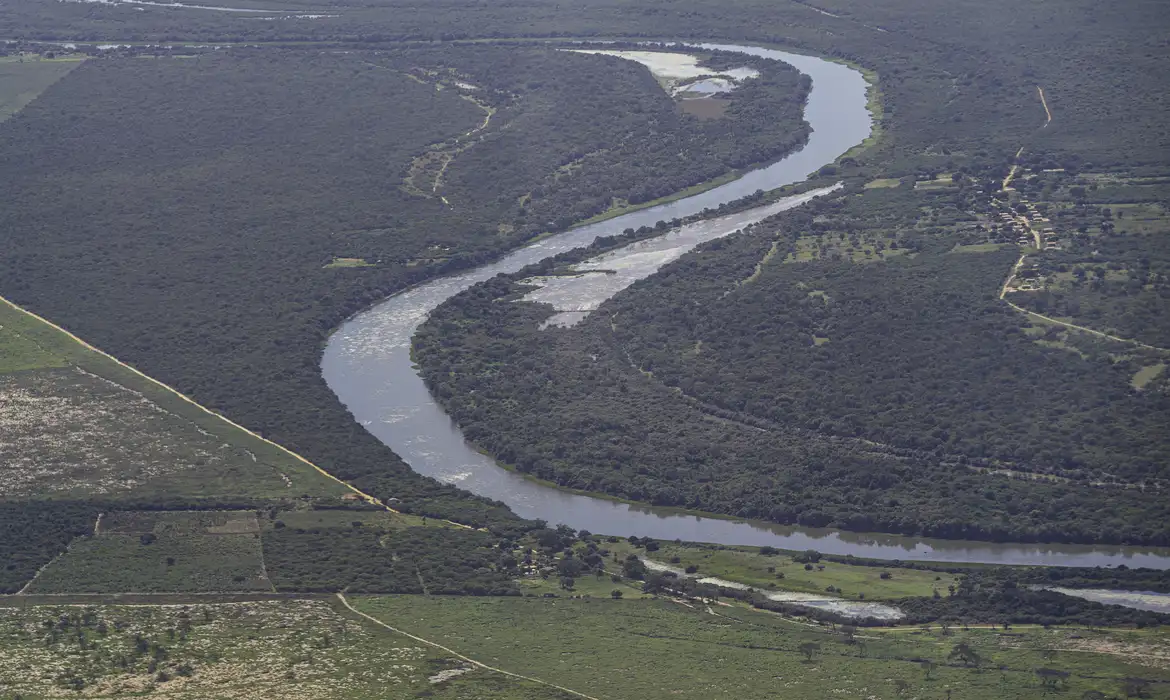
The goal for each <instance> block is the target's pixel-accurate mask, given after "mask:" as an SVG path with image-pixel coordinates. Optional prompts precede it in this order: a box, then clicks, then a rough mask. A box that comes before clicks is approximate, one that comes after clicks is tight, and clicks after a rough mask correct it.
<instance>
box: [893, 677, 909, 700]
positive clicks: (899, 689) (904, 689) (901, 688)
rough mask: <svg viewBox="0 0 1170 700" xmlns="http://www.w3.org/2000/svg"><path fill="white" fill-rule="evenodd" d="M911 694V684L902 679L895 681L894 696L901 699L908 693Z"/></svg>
mask: <svg viewBox="0 0 1170 700" xmlns="http://www.w3.org/2000/svg"><path fill="white" fill-rule="evenodd" d="M908 692H910V684H909V683H907V682H906V681H904V680H902V679H901V678H895V679H894V694H896V695H897V696H898V697H900V698H904V697H906V693H908Z"/></svg>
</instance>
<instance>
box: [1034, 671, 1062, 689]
mask: <svg viewBox="0 0 1170 700" xmlns="http://www.w3.org/2000/svg"><path fill="white" fill-rule="evenodd" d="M1068 676H1069V673H1068V671H1060V670H1057V669H1055V668H1038V669H1036V677H1037V678H1038V679H1040V685H1041V686H1043V687H1044V688H1045V689H1046V690H1055V689H1056V688H1057V686H1058V685H1059V686H1060V687H1063V686H1064V685H1065V684H1066V683H1067V682H1068Z"/></svg>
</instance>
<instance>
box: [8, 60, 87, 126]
mask: <svg viewBox="0 0 1170 700" xmlns="http://www.w3.org/2000/svg"><path fill="white" fill-rule="evenodd" d="M80 64H81V59H79V58H77V59H75V58H66V59H52V60H50V59H47V58H43V57H41V56H34V55H27V56H4V57H0V122H2V121H4V120H5V119H8V118H9V117H11V116H12V115H13V114H16V113H17V112H19V111H20V110H21V109H23V108H24V106H25V105H27V104H28V103H29V102H32V101H33V100H35V99H36V97H37V95H40V94H41V93H42V92H44V91H45V90H47V89H48V88H49V86H50V85H52V84H53V83H55V82H57V81H58V80H60V79H61V78H63V77H65V74H66V73H68V72H69V71H71V70H73V69H74V68H76V67H77V66H79V65H80Z"/></svg>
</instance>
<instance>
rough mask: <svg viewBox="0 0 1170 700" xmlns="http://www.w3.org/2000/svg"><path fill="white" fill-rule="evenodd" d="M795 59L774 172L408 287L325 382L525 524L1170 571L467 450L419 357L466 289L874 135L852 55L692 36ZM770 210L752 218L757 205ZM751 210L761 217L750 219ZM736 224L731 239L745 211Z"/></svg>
mask: <svg viewBox="0 0 1170 700" xmlns="http://www.w3.org/2000/svg"><path fill="white" fill-rule="evenodd" d="M685 43H686V44H687V45H689V46H693V47H695V48H700V49H702V48H707V49H722V50H729V51H736V52H739V53H748V54H752V55H757V56H762V57H766V58H775V59H778V60H783V61H785V62H787V63H790V64H791V65H794V66H795V67H796V68H797V69H798V70H800V71H801V72H802V73H805V74H807V75H810V76H811V77H812V78H813V88H812V91H811V92H810V94H809V98H808V103H807V105H806V109H805V119H806V121H807V122H808V123H809V124H810V125H811V126H812V133H811V134H810V137H809V140H808V142H807V143H806V145H805V147H804V148H803V149H801V150H799V151H796V152H794V153H792V154H790V155H789V156H787V157H786V158H784V159H782V160H781V161H779V162H777V163H774V164H772V165H770V166H767V167H764V168H759V169H757V170H753V171H749V172H747V173H744V174H743V175H742V176H741V177H739V178H738V179H736V180H735V181H733V182H731V183H727V184H724V185H720V186H718V187H715V188H713V189H710V190H707V191H705V192H702V193H699V194H696V195H693V196H690V197H686V198H684V199H680V200H677V201H674V202H670V203H667V204H663V205H659V206H655V207H650V208H647V209H642V210H638V211H634V212H630V213H626V214H623V215H621V216H618V217H615V218H611V219H607V220H605V221H602V222H598V223H595V224H591V225H587V226H581V227H578V228H573V229H570V230H568V231H565V232H562V233H559V234H555V235H551V236H546V237H543V238H540V239H537V240H536V241H534V242H532V243H530V244H528V245H526V246H524V247H522V248H520V249H517V250H515V251H513V252H511V253H509V254H507V255H506V256H504V257H503V258H502V259H500V260H497V261H495V262H492V263H489V264H487V265H483V266H481V267H478V268H475V269H473V270H470V271H467V272H463V273H457V274H454V275H451V276H449V277H442V278H438V279H435V280H431V281H430V282H427V283H424V284H421V285H418V286H416V287H413V288H411V289H408V290H404V291H403V292H400V293H398V294H396V295H394V296H392V297H390V298H389V299H387V300H385V301H383V302H381V303H379V304H377V305H375V306H373V307H371V308H369V309H367V310H366V311H364V312H362V313H360V314H358V315H356V316H354V317H352V318H351V319H350V320H349V321H347V322H346V323H345V324H344V325H343V326H341V327H340V328H338V329H337V330H336V331H335V332H334V333H333V335H332V336H331V337H330V340H329V342H328V345H327V346H326V349H325V353H324V357H323V358H322V373H323V376H324V378H325V380H326V383H327V384H328V385H329V386H330V388H331V389H332V390H333V391H334V392H335V393H336V394H337V396H338V398H339V399H340V400H341V401H342V403H344V404H345V405H346V406H347V407H348V408H349V409H350V411H351V412H352V413H353V414H354V416H355V417H356V419H357V420H358V421H359V422H360V423H361V424H362V425H363V426H364V427H365V428H366V429H367V430H369V431H370V432H371V433H372V434H373V435H374V436H375V437H377V438H378V439H379V440H380V441H381V442H383V443H384V444H386V445H387V446H389V447H390V448H391V449H393V450H394V451H395V452H396V453H397V454H398V455H399V456H401V457H402V458H403V459H404V460H405V461H406V462H407V463H408V464H409V465H410V466H411V468H412V469H414V470H415V471H416V472H419V473H422V474H425V475H428V476H432V477H434V478H436V479H439V480H441V481H444V482H447V483H452V484H455V485H458V486H460V487H461V488H465V489H467V490H470V491H472V492H474V493H477V494H480V495H483V496H486V497H488V498H494V499H497V500H500V501H503V502H504V503H505V504H507V505H508V506H509V507H511V508H512V509H513V510H514V511H515V512H516V513H517V514H519V515H521V516H522V517H526V518H533V519H543V520H546V521H549V522H552V523H558V522H564V523H566V524H568V525H570V526H572V527H574V528H576V529H587V530H590V531H593V532H604V533H607V534H620V535H638V536H649V537H654V538H657V539H682V540H686V541H693V542H713V543H720V544H740V545H757V546H762V545H769V546H773V547H777V548H781V549H789V550H804V549H817V550H819V551H822V552H825V553H828V554H836V555H849V554H853V555H855V556H860V557H867V558H873V559H915V560H929V561H941V562H970V563H993V564H1032V565H1047V566H1101V565H1114V564H1126V565H1127V566H1130V567H1135V566H1147V567H1155V568H1161V569H1166V568H1170V554H1167V553H1166V552H1165V551H1164V550H1158V549H1155V548H1134V547H1120V546H1107V545H1101V546H1093V545H1042V544H1000V543H990V542H963V541H951V540H931V539H927V538H917V537H904V536H897V535H883V534H869V533H853V532H846V531H835V530H827V529H814V528H794V527H782V526H774V525H768V524H762V523H751V522H745V521H739V520H727V519H723V518H719V517H706V516H699V515H690V514H677V513H666V512H662V511H659V510H656V509H653V508H650V507H643V506H639V505H635V504H630V503H625V502H620V501H612V500H608V499H604V498H596V497H593V496H585V495H578V494H573V493H567V492H564V491H561V490H559V489H555V488H552V487H548V486H543V485H539V484H536V483H533V482H531V481H529V480H527V479H525V478H524V477H522V476H518V475H516V474H514V473H511V472H509V471H507V470H506V469H504V468H503V467H501V466H500V465H498V464H496V463H495V462H494V461H493V460H492V459H491V458H490V457H487V456H485V455H483V454H482V453H480V452H478V451H476V450H475V448H474V447H473V446H470V445H468V444H467V443H466V442H465V440H464V438H463V435H462V433H461V432H460V431H459V429H458V427H457V426H456V425H455V424H454V422H453V421H452V420H451V419H450V417H449V416H447V415H446V414H445V413H444V412H443V411H442V409H441V408H440V407H439V406H438V404H437V403H436V402H435V401H434V399H433V398H432V397H431V395H430V393H429V391H428V390H427V389H426V387H425V385H424V384H423V382H422V379H421V378H420V377H419V375H418V374H417V372H415V370H414V367H413V363H412V361H411V358H410V344H411V338H412V336H413V335H414V332H415V330H416V329H417V327H418V325H419V324H421V323H422V321H423V320H424V319H425V318H426V316H427V314H429V312H430V311H431V310H432V309H434V308H436V307H437V306H438V305H439V304H441V303H442V302H443V301H445V300H446V299H448V298H450V297H451V296H453V295H454V294H457V293H458V292H460V291H462V290H464V289H467V288H468V287H471V286H472V285H474V284H476V283H478V282H480V281H483V280H486V279H490V278H491V277H493V276H494V275H496V274H498V273H504V272H514V271H516V270H519V269H521V268H522V267H524V266H525V265H528V264H531V263H535V262H538V261H539V260H542V259H544V258H547V257H550V256H552V255H556V254H558V253H561V252H565V251H568V250H572V249H574V248H579V247H582V246H585V245H588V244H589V243H591V242H592V241H593V240H594V238H596V237H598V236H602V235H613V234H615V233H620V232H621V231H622V230H623V229H625V228H627V227H634V228H637V227H639V226H642V225H651V226H652V225H653V224H654V223H655V222H656V221H658V220H661V219H665V220H670V219H674V218H681V217H684V216H687V215H689V214H693V213H698V212H701V211H703V210H704V209H706V208H715V207H718V206H719V204H720V203H723V202H727V201H730V200H734V199H738V198H740V197H742V196H744V195H747V194H751V193H752V192H755V191H756V190H759V189H763V190H773V189H776V188H778V187H781V186H783V185H787V184H793V183H796V182H801V181H803V180H805V179H806V177H807V175H808V174H809V173H812V172H815V171H816V170H818V169H819V168H820V167H821V166H823V165H826V164H829V163H832V162H834V161H835V160H836V159H837V158H838V157H840V156H841V155H843V154H844V153H846V152H848V151H850V150H851V149H853V148H855V147H857V146H858V145H859V144H861V143H863V142H864V141H865V139H866V138H867V137H869V136H870V135H871V134H872V131H873V128H872V127H873V118H872V115H871V114H870V112H869V110H868V89H869V83H868V81H867V80H866V79H865V77H864V76H863V75H862V74H861V73H860V71H858V70H856V69H854V68H852V67H850V66H846V65H843V64H840V63H835V62H831V61H829V60H826V59H820V58H815V57H810V56H806V55H800V54H792V53H788V52H783V51H776V50H770V49H761V48H756V47H749V46H735V45H727V44H711V43H692V42H685ZM765 208H767V207H766V206H765V207H761V208H757V209H753V210H750V211H749V212H745V213H748V214H750V213H751V212H756V213H758V212H759V211H760V210H761V209H765ZM749 218H750V217H749ZM728 220H731V221H729V223H727V226H729V227H730V228H728V229H727V231H726V233H731V232H732V231H734V230H736V229H738V228H741V227H742V226H743V225H745V224H744V223H743V221H744V219H743V217H742V216H739V217H738V218H736V215H732V216H731V217H720V218H719V219H716V220H712V221H713V222H715V223H716V224H718V223H719V222H723V221H728Z"/></svg>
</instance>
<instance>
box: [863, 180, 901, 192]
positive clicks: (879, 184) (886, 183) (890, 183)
mask: <svg viewBox="0 0 1170 700" xmlns="http://www.w3.org/2000/svg"><path fill="white" fill-rule="evenodd" d="M900 184H902V181H901V180H900V179H898V178H896V177H879V178H877V179H875V180H870V181H869V182H867V183H865V189H867V190H876V189H883V188H887V187H897V186H898V185H900Z"/></svg>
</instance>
